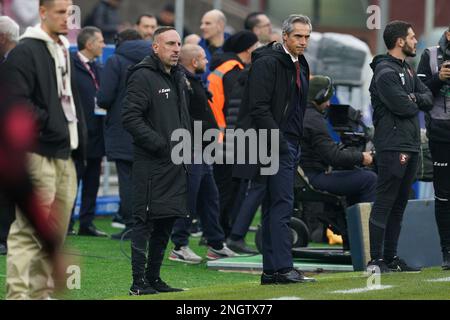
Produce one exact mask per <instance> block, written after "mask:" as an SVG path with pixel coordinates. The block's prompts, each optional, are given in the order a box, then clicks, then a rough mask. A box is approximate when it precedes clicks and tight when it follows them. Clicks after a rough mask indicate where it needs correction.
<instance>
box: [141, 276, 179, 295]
mask: <svg viewBox="0 0 450 320" xmlns="http://www.w3.org/2000/svg"><path fill="white" fill-rule="evenodd" d="M148 283H149V284H150V285H151V286H152V288H154V289H155V290H156V291H158V292H159V293H167V292H181V291H184V290H183V289H178V288H172V287H171V286H169V285H168V284H167V283H165V282H164V281H163V280H162V279H161V278H158V279H156V280H153V281H150V280H149V281H148Z"/></svg>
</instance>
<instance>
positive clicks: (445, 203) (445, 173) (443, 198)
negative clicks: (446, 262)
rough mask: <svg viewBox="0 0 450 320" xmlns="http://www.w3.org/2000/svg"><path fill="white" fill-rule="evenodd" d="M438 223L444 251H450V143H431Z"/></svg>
mask: <svg viewBox="0 0 450 320" xmlns="http://www.w3.org/2000/svg"><path fill="white" fill-rule="evenodd" d="M429 144H430V151H431V157H432V159H433V164H434V167H433V170H434V174H433V176H434V178H433V185H434V194H435V198H436V201H435V214H436V222H437V226H438V229H439V235H440V238H441V247H442V251H444V252H449V251H450V143H440V142H436V141H430V143H429Z"/></svg>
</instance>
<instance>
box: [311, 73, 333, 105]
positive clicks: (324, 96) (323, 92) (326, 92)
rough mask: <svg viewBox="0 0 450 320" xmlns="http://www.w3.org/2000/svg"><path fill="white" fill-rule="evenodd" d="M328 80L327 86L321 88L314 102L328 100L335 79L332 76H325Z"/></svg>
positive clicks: (318, 102)
mask: <svg viewBox="0 0 450 320" xmlns="http://www.w3.org/2000/svg"><path fill="white" fill-rule="evenodd" d="M325 78H326V79H327V81H328V84H327V87H326V88H324V89H322V90H320V91H319V92H318V93H317V94H316V96H315V97H314V100H313V101H314V102H315V103H317V104H318V105H320V104H322V103H324V102H325V101H327V96H328V95H329V94H330V91H332V90H333V80H331V78H330V77H325Z"/></svg>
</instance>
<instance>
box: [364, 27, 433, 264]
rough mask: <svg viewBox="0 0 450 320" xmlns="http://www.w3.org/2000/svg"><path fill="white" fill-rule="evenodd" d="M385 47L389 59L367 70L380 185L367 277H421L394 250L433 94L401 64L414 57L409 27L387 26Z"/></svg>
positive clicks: (372, 221)
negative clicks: (421, 117) (422, 122)
mask: <svg viewBox="0 0 450 320" xmlns="http://www.w3.org/2000/svg"><path fill="white" fill-rule="evenodd" d="M384 41H385V43H386V46H387V48H388V50H389V53H388V54H385V55H379V56H376V57H375V58H374V61H373V63H372V64H371V67H372V69H373V70H374V76H373V79H372V83H371V86H370V93H371V97H372V105H373V109H374V111H373V122H374V126H375V137H374V144H375V148H376V151H377V164H378V182H377V193H376V200H375V203H374V205H373V208H372V212H371V216H370V224H369V231H370V253H371V258H372V260H371V261H370V262H369V264H368V271H370V272H376V271H379V272H381V273H383V272H390V271H420V270H417V269H415V268H412V267H410V266H408V265H407V264H406V263H405V262H404V261H403V260H402V259H400V258H399V257H397V244H398V239H399V236H400V230H401V223H402V219H403V213H404V211H405V208H406V205H407V203H408V199H409V193H410V190H411V186H412V184H413V182H414V179H415V176H416V171H417V165H418V153H419V150H420V126H419V118H418V113H419V110H423V111H428V110H429V109H430V108H431V107H432V105H433V103H432V94H431V92H430V90H428V88H427V87H426V86H425V85H424V84H423V83H422V81H420V79H419V78H418V77H417V75H416V73H415V72H414V70H413V69H412V68H411V67H410V66H409V65H408V63H407V62H406V61H405V59H406V58H407V57H414V56H415V55H416V45H417V40H416V38H415V34H414V31H413V29H412V26H411V24H409V23H406V22H403V21H393V22H391V23H389V24H388V25H387V26H386V29H385V31H384ZM383 247H384V250H383Z"/></svg>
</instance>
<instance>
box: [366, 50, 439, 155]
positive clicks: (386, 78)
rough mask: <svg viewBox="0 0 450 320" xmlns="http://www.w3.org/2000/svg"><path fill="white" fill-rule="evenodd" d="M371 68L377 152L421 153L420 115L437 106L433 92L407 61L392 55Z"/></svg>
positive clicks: (385, 56)
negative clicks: (434, 102) (372, 72)
mask: <svg viewBox="0 0 450 320" xmlns="http://www.w3.org/2000/svg"><path fill="white" fill-rule="evenodd" d="M370 66H371V68H372V70H373V71H374V76H373V78H372V83H371V85H370V94H371V98H372V106H373V122H374V126H375V137H374V144H375V148H376V151H377V152H382V151H403V152H419V150H420V124H419V117H418V113H419V110H422V111H428V110H430V109H431V107H432V106H433V101H432V98H433V96H432V94H431V92H430V90H429V89H428V88H427V87H426V86H425V85H424V84H423V83H422V81H420V79H419V78H418V77H417V74H416V73H415V72H414V70H413V69H412V68H411V67H410V66H409V65H408V63H407V62H406V61H402V60H399V59H397V58H395V57H393V56H391V55H389V54H386V55H378V56H376V57H375V58H374V60H373V62H372V64H371V65H370ZM414 100H415V101H414Z"/></svg>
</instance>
